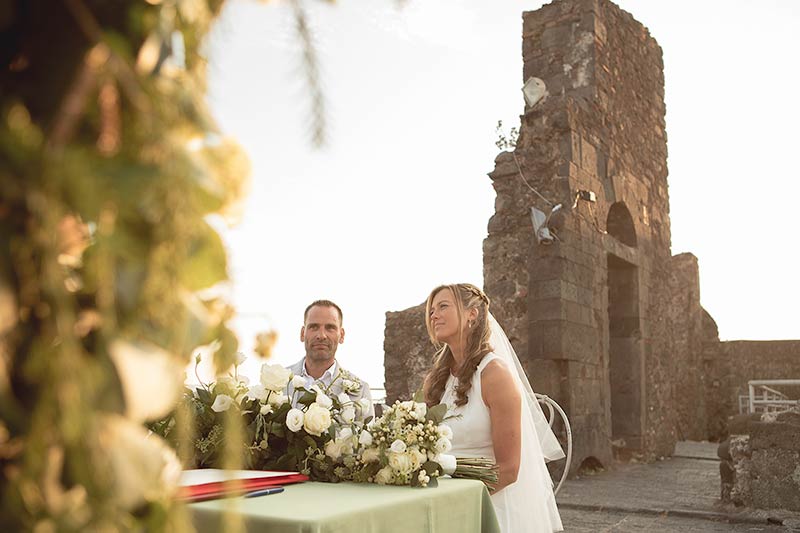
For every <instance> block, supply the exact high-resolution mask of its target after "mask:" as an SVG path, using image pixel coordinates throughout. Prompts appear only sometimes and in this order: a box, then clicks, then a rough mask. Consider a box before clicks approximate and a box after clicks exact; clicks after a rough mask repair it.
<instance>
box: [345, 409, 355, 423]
mask: <svg viewBox="0 0 800 533" xmlns="http://www.w3.org/2000/svg"><path fill="white" fill-rule="evenodd" d="M355 419H356V409H355V407H353V406H352V405H348V406H347V407H345V408H344V409H342V420H344V423H345V424H352V423H353V420H355Z"/></svg>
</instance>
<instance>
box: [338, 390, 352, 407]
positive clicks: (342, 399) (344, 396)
mask: <svg viewBox="0 0 800 533" xmlns="http://www.w3.org/2000/svg"><path fill="white" fill-rule="evenodd" d="M336 398H337V399H338V400H339V403H340V404H341V405H344V404H346V403H350V402H352V401H353V400H351V399H350V396H348V395H347V393H346V392H340V393H339V396H337V397H336Z"/></svg>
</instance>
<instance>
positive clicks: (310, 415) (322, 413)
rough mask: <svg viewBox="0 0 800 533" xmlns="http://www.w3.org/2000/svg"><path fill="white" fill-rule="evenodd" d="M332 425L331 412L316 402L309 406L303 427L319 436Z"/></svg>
mask: <svg viewBox="0 0 800 533" xmlns="http://www.w3.org/2000/svg"><path fill="white" fill-rule="evenodd" d="M330 425H331V412H330V411H328V410H327V409H326V408H324V407H320V406H319V405H317V404H316V403H312V404H311V405H309V406H308V410H307V411H306V413H305V419H304V420H303V427H304V428H305V430H306V431H307V432H308V433H310V434H311V435H316V436H317V437H319V436H320V435H322V432H323V431H325V430H327V429H328V428H329V427H330Z"/></svg>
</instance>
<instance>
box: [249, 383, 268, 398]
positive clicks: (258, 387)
mask: <svg viewBox="0 0 800 533" xmlns="http://www.w3.org/2000/svg"><path fill="white" fill-rule="evenodd" d="M247 397H248V398H253V399H254V400H258V401H261V402H263V401H264V400H266V399H267V389H266V388H265V387H264V385H262V384H260V383H256V384H255V385H252V386H251V387H250V388H249V389H247Z"/></svg>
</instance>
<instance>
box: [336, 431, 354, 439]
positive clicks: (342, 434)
mask: <svg viewBox="0 0 800 533" xmlns="http://www.w3.org/2000/svg"><path fill="white" fill-rule="evenodd" d="M352 436H353V430H352V429H350V428H342V429H341V430H340V431H339V438H340V439H343V440H344V439H349V438H350V437H352Z"/></svg>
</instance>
